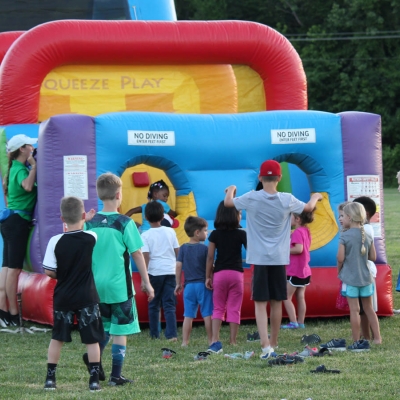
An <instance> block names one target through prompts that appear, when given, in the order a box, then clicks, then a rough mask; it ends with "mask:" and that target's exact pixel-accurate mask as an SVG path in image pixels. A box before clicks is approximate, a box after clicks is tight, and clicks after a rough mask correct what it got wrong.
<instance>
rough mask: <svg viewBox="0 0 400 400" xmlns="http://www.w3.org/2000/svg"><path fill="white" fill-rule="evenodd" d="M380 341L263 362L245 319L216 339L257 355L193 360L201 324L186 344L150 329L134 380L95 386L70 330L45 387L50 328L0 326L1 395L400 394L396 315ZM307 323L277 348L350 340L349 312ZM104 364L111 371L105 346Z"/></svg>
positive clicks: (394, 227) (391, 255) (394, 214)
mask: <svg viewBox="0 0 400 400" xmlns="http://www.w3.org/2000/svg"><path fill="white" fill-rule="evenodd" d="M399 204H400V194H399V193H398V192H397V190H396V189H387V190H385V229H386V245H387V255H388V261H389V264H390V265H391V266H392V268H393V284H395V282H396V281H397V275H398V271H399V267H400V261H399V260H400V246H399V243H398V242H399V237H400V224H399V223H398V221H399V217H400V207H399ZM394 300H395V308H400V293H399V294H397V293H396V292H394ZM25 324H26V325H28V326H29V324H28V323H25ZM380 324H381V331H382V336H383V344H382V345H381V346H374V347H372V348H371V351H370V352H368V353H355V354H354V353H350V352H343V353H341V352H339V353H334V354H333V355H332V356H331V357H324V358H308V359H306V361H305V362H304V364H297V365H293V366H276V367H268V366H267V365H266V363H265V362H262V361H261V360H260V359H259V358H258V355H259V344H254V343H246V334H247V333H248V332H253V331H254V330H256V328H255V326H254V325H250V324H244V325H242V326H241V328H240V331H239V344H238V346H236V347H233V346H228V345H226V343H228V342H229V331H228V328H227V327H226V326H223V328H222V331H221V340H222V343H223V344H224V353H233V352H245V351H246V350H254V351H255V352H256V357H254V358H252V359H250V360H248V361H244V360H229V359H226V358H224V357H223V356H222V355H214V356H211V357H210V359H209V360H207V361H194V360H193V356H194V355H195V354H196V353H197V352H199V351H202V350H206V349H207V342H206V340H205V334H204V329H203V327H202V326H197V327H195V328H194V330H193V333H192V339H191V343H190V346H189V347H188V348H184V349H183V348H181V347H180V345H179V344H173V345H171V344H170V343H168V342H167V341H165V340H153V341H151V340H150V339H149V337H148V330H147V329H144V330H143V332H142V333H141V334H138V335H135V336H133V337H130V338H129V341H128V351H127V357H126V359H125V365H124V369H123V373H124V375H125V376H126V377H128V378H133V379H135V383H134V384H133V385H129V386H124V387H119V388H111V387H108V386H107V385H106V384H103V386H102V387H103V390H102V391H101V392H100V393H90V392H89V391H88V389H87V382H88V374H87V371H86V368H85V366H84V364H83V363H82V359H81V357H82V353H83V352H84V349H85V348H84V346H83V345H82V344H81V343H80V340H79V336H78V334H77V333H76V332H74V335H73V342H72V343H71V344H68V345H65V346H64V349H63V353H62V356H61V360H60V363H59V365H58V370H57V386H58V389H57V390H56V391H55V392H50V393H49V392H45V391H44V390H43V384H44V379H45V374H46V356H47V354H46V353H47V347H48V344H49V340H50V335H51V333H50V332H47V333H36V334H34V335H29V334H24V335H19V334H18V335H14V334H8V333H0V399H19V400H23V399H47V398H52V399H53V398H54V399H93V398H94V397H97V398H99V399H157V400H159V399H288V400H305V399H308V398H311V399H313V400H323V399H329V400H331V399H349V400H356V399H363V400H364V399H385V400H386V399H397V398H399V397H400V384H399V376H400V362H399V356H398V353H397V352H398V351H399V337H400V316H394V317H390V318H380ZM306 325H307V329H306V330H302V331H282V333H281V334H280V338H279V349H278V352H280V353H283V352H292V351H294V350H301V349H302V346H301V345H300V338H301V336H302V335H303V334H305V333H307V334H310V333H317V334H318V335H320V336H321V338H322V340H323V341H328V340H330V339H332V338H337V337H343V338H346V340H347V342H348V344H350V338H351V332H350V323H349V319H348V318H337V319H313V320H307V321H306ZM162 347H171V348H173V349H174V350H176V351H177V354H176V356H174V357H173V358H171V359H169V360H165V359H163V358H162V357H161V354H162V352H161V348H162ZM103 364H104V366H105V370H106V373H107V372H108V373H109V372H110V364H111V356H110V349H109V348H108V349H107V350H106V352H105V354H104V359H103ZM319 364H325V366H326V367H327V368H328V369H339V370H341V373H340V374H338V375H337V374H312V373H310V370H312V369H315V368H316V367H317V366H318V365H319Z"/></svg>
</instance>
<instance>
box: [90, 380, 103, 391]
mask: <svg viewBox="0 0 400 400" xmlns="http://www.w3.org/2000/svg"><path fill="white" fill-rule="evenodd" d="M89 390H90V391H91V392H100V390H101V387H100V384H99V382H92V383H89Z"/></svg>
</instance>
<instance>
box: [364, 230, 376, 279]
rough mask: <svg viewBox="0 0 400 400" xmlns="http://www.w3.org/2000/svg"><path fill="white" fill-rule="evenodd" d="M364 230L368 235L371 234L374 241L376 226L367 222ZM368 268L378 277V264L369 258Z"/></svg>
mask: <svg viewBox="0 0 400 400" xmlns="http://www.w3.org/2000/svg"><path fill="white" fill-rule="evenodd" d="M364 232H365V234H366V235H369V236H370V237H371V238H372V241H374V228H373V227H372V225H371V224H365V225H364ZM367 263H368V268H369V270H370V271H371V275H372V276H373V277H374V278H376V274H377V272H378V270H377V268H376V265H375V263H374V262H373V261H371V260H368V261H367Z"/></svg>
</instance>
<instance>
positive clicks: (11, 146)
mask: <svg viewBox="0 0 400 400" xmlns="http://www.w3.org/2000/svg"><path fill="white" fill-rule="evenodd" d="M37 141H38V140H37V139H35V138H30V137H29V136H26V135H15V136H13V137H12V138H11V139H10V140H9V141H8V143H7V151H8V152H12V151H15V150H18V149H19V148H20V147H22V146H25V145H26V144H36V143H37Z"/></svg>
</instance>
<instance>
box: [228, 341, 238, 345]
mask: <svg viewBox="0 0 400 400" xmlns="http://www.w3.org/2000/svg"><path fill="white" fill-rule="evenodd" d="M229 344H230V345H231V346H237V343H236V341H234V342H229Z"/></svg>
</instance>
